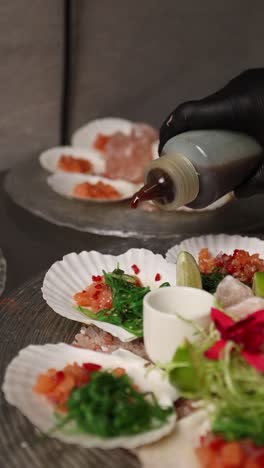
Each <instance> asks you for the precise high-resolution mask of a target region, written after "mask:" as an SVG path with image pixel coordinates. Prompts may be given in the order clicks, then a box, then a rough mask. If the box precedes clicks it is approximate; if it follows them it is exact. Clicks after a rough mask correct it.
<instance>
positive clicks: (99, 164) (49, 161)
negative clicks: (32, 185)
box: [39, 146, 105, 174]
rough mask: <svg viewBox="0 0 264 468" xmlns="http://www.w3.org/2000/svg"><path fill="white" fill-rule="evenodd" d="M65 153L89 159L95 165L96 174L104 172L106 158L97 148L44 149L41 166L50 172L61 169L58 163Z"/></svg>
mask: <svg viewBox="0 0 264 468" xmlns="http://www.w3.org/2000/svg"><path fill="white" fill-rule="evenodd" d="M63 154H64V155H66V156H72V157H75V158H80V159H85V160H86V161H89V162H90V163H91V164H92V166H93V173H94V174H102V173H103V172H104V170H105V160H104V158H103V157H102V156H101V154H100V152H99V151H96V150H95V149H84V148H78V147H75V148H74V147H73V146H56V147H54V148H50V149H48V150H46V151H43V153H41V154H40V157H39V162H40V164H41V166H42V167H43V168H44V169H46V170H47V171H49V172H56V171H61V169H59V168H58V167H57V164H58V161H59V159H60V157H61V156H62V155H63ZM62 172H64V171H62Z"/></svg>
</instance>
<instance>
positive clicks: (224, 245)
mask: <svg viewBox="0 0 264 468" xmlns="http://www.w3.org/2000/svg"><path fill="white" fill-rule="evenodd" d="M204 247H206V248H208V249H209V251H210V253H211V254H212V255H214V256H215V255H217V254H218V253H220V252H224V253H227V254H232V253H233V251H234V250H235V249H242V250H246V251H248V252H249V253H250V255H252V254H254V253H258V254H259V255H260V257H261V258H264V241H263V240H260V239H257V238H256V237H244V236H237V235H234V236H229V235H227V234H218V235H211V234H210V235H207V236H200V237H192V238H191V239H186V240H184V241H183V242H181V243H180V244H178V245H174V246H173V247H171V248H170V249H169V250H168V252H167V253H166V259H167V261H168V262H170V263H176V260H177V255H178V253H179V252H180V251H186V252H189V253H190V254H191V255H193V257H194V258H195V259H196V260H198V255H199V252H200V250H201V249H202V248H204Z"/></svg>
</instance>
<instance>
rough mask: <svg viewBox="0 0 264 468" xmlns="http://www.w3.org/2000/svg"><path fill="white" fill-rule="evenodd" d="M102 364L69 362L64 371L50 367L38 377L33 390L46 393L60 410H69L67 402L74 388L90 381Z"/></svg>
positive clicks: (42, 393)
mask: <svg viewBox="0 0 264 468" xmlns="http://www.w3.org/2000/svg"><path fill="white" fill-rule="evenodd" d="M100 369H101V366H100V365H97V364H93V363H84V364H83V365H82V366H80V365H79V364H77V363H76V362H75V363H73V364H68V365H67V366H65V367H64V369H63V370H62V371H58V372H57V371H56V369H49V370H48V371H47V372H46V373H45V374H40V375H39V376H38V378H37V381H36V384H35V385H34V387H33V391H34V392H36V393H38V394H41V395H45V396H46V397H47V398H48V400H49V401H51V402H52V403H54V404H56V405H57V408H58V409H59V410H60V411H64V412H65V411H67V406H66V402H67V401H68V399H69V396H70V393H71V391H72V390H73V389H74V388H78V387H80V386H82V385H85V384H87V383H88V382H89V380H90V376H91V373H92V372H96V371H99V370H100Z"/></svg>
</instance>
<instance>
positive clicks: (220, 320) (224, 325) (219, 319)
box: [211, 308, 235, 335]
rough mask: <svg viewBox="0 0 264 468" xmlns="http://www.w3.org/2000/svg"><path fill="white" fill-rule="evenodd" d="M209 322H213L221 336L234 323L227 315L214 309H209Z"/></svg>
mask: <svg viewBox="0 0 264 468" xmlns="http://www.w3.org/2000/svg"><path fill="white" fill-rule="evenodd" d="M211 320H213V322H214V323H215V326H216V328H217V330H219V331H220V333H221V335H223V334H225V332H226V331H227V330H228V329H229V328H230V327H231V326H232V325H233V324H234V323H235V322H234V321H233V320H232V319H231V318H230V317H229V316H228V315H226V314H224V312H221V311H220V310H218V309H214V308H212V309H211Z"/></svg>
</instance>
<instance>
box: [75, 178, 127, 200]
mask: <svg viewBox="0 0 264 468" xmlns="http://www.w3.org/2000/svg"><path fill="white" fill-rule="evenodd" d="M73 194H74V195H75V196H76V197H79V198H94V199H97V200H112V199H116V198H121V194H120V193H119V192H118V190H116V189H115V188H114V187H113V186H112V185H110V184H105V183H103V182H101V181H99V182H97V183H96V184H90V183H89V182H83V183H81V184H78V185H76V186H75V187H74V190H73Z"/></svg>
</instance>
